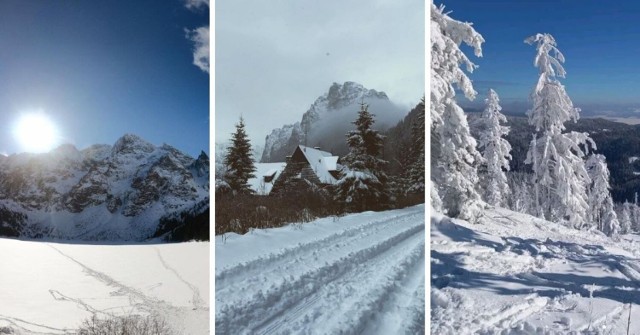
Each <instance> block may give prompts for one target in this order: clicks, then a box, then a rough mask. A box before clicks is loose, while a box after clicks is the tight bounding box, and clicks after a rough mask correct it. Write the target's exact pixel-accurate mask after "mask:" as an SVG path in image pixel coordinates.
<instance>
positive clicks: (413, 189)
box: [406, 97, 425, 194]
mask: <svg viewBox="0 0 640 335" xmlns="http://www.w3.org/2000/svg"><path fill="white" fill-rule="evenodd" d="M418 108H420V109H419V111H418V117H417V118H416V120H415V121H414V123H413V124H412V126H411V147H410V150H409V159H410V160H412V163H411V164H410V165H409V167H408V169H407V178H406V179H407V192H408V193H422V194H424V151H425V150H424V142H425V120H424V113H425V100H424V97H422V100H421V101H420V104H418Z"/></svg>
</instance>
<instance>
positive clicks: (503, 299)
mask: <svg viewBox="0 0 640 335" xmlns="http://www.w3.org/2000/svg"><path fill="white" fill-rule="evenodd" d="M639 288H640V237H639V236H637V235H623V236H621V237H620V238H619V239H617V240H613V239H611V238H608V237H606V236H604V235H603V234H602V233H600V232H598V231H578V230H575V229H571V228H567V227H564V226H561V225H559V224H556V223H552V222H547V221H544V220H540V219H537V218H534V217H531V216H528V215H525V214H520V213H514V212H511V211H508V210H505V209H500V208H498V209H490V210H487V211H485V212H484V217H483V218H482V220H481V221H480V223H479V224H470V223H468V222H465V221H461V220H455V219H450V218H447V217H445V216H442V215H440V214H437V213H435V214H433V215H432V217H431V333H433V334H627V326H629V328H630V331H629V334H640V291H639V290H638V289H639ZM630 308H631V310H630ZM629 313H631V314H629ZM629 320H630V321H629Z"/></svg>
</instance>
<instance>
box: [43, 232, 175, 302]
mask: <svg viewBox="0 0 640 335" xmlns="http://www.w3.org/2000/svg"><path fill="white" fill-rule="evenodd" d="M47 245H48V246H49V247H50V248H52V249H53V250H55V251H56V252H58V253H59V254H60V255H62V256H64V257H66V258H68V259H69V260H70V261H72V262H74V263H76V264H78V265H80V267H82V270H83V271H84V272H85V273H86V274H87V275H89V276H91V277H93V278H95V279H97V280H98V281H101V282H102V283H104V284H106V285H107V286H113V287H116V288H118V293H119V294H121V295H126V296H128V297H129V302H130V303H131V305H132V306H135V307H138V308H140V309H142V310H146V311H148V312H151V311H154V310H160V309H161V304H164V303H163V302H160V301H158V300H157V299H153V298H151V297H148V296H146V295H144V294H143V293H142V292H140V291H139V290H136V289H135V288H132V287H129V286H126V285H124V284H122V283H120V282H118V281H117V280H115V279H113V278H111V277H110V276H108V275H107V274H105V273H102V272H100V271H97V270H94V269H92V268H90V267H88V266H86V265H85V264H83V263H81V262H79V261H78V260H76V259H75V258H73V257H71V256H69V255H67V254H65V253H64V252H62V251H61V250H60V249H58V248H56V247H54V246H53V245H51V244H48V243H47ZM81 305H82V306H83V307H84V306H88V305H87V304H85V303H81ZM89 308H91V307H89ZM91 309H93V308H91Z"/></svg>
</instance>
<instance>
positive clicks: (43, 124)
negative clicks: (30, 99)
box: [13, 113, 58, 153]
mask: <svg viewBox="0 0 640 335" xmlns="http://www.w3.org/2000/svg"><path fill="white" fill-rule="evenodd" d="M13 133H14V136H15V138H16V139H17V140H18V142H19V143H20V145H21V146H22V149H23V150H24V151H27V152H33V153H41V152H48V151H50V150H51V149H53V148H54V147H55V146H56V145H57V144H58V143H57V142H58V132H57V129H56V126H55V124H54V123H53V122H52V121H51V119H49V117H48V116H47V115H45V114H44V113H31V114H24V115H22V116H21V117H20V119H19V120H18V122H17V123H16V125H15V127H14V129H13Z"/></svg>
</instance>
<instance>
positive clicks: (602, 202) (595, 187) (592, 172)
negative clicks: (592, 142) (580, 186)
mask: <svg viewBox="0 0 640 335" xmlns="http://www.w3.org/2000/svg"><path fill="white" fill-rule="evenodd" d="M586 167H587V171H588V172H589V177H590V178H591V184H590V185H589V188H588V191H589V192H588V195H589V201H588V203H589V218H590V221H591V222H592V224H593V225H595V226H596V227H597V228H598V230H600V231H601V232H603V233H605V234H607V235H609V236H611V235H614V234H615V233H616V231H618V230H619V226H620V223H619V222H618V218H617V216H616V213H615V211H614V209H613V199H611V192H610V189H611V186H609V169H608V168H607V163H606V161H605V157H604V156H603V155H591V156H590V157H589V159H588V160H587V165H586Z"/></svg>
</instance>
